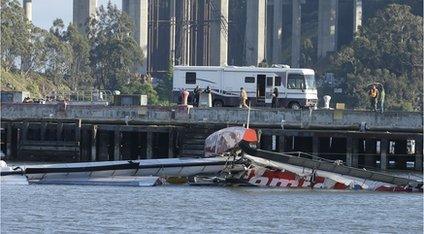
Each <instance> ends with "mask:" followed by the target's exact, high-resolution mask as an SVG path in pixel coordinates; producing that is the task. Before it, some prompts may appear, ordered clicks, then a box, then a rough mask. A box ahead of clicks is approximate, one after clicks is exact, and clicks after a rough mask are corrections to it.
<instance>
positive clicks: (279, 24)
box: [272, 1, 283, 64]
mask: <svg viewBox="0 0 424 234" xmlns="http://www.w3.org/2000/svg"><path fill="white" fill-rule="evenodd" d="M273 9H274V15H273V19H272V21H273V28H272V32H273V33H272V63H275V64H277V63H282V62H283V61H282V58H281V57H282V54H283V49H282V43H283V1H274V6H273Z"/></svg>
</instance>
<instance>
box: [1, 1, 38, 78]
mask: <svg viewBox="0 0 424 234" xmlns="http://www.w3.org/2000/svg"><path fill="white" fill-rule="evenodd" d="M0 14H1V47H2V48H1V60H2V61H1V63H2V67H3V68H4V69H5V70H6V71H7V70H10V69H13V68H17V67H18V66H17V64H16V62H17V61H22V60H23V59H22V58H23V55H25V54H27V52H28V50H29V47H30V41H31V40H30V39H31V30H32V25H31V23H30V22H29V21H28V20H27V19H26V18H25V15H24V14H23V11H22V7H21V5H20V3H19V2H18V1H17V0H3V1H1V8H0ZM21 64H22V62H21Z"/></svg>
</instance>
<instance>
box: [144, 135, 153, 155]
mask: <svg viewBox="0 0 424 234" xmlns="http://www.w3.org/2000/svg"><path fill="white" fill-rule="evenodd" d="M152 144H153V133H152V132H150V131H149V132H147V137H146V158H147V159H151V158H152V156H153V146H152Z"/></svg>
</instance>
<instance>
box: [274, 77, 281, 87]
mask: <svg viewBox="0 0 424 234" xmlns="http://www.w3.org/2000/svg"><path fill="white" fill-rule="evenodd" d="M275 86H281V77H280V76H276V77H275Z"/></svg>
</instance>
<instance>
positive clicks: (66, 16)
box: [21, 0, 122, 29]
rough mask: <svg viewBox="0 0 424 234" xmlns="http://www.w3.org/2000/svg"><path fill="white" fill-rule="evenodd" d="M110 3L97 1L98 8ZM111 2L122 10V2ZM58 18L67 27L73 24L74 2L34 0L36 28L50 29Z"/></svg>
mask: <svg viewBox="0 0 424 234" xmlns="http://www.w3.org/2000/svg"><path fill="white" fill-rule="evenodd" d="M108 2H109V0H97V6H100V5H105V4H107V3H108ZM111 2H112V3H113V4H116V5H117V6H118V8H119V9H121V5H122V0H111ZM21 4H22V2H21ZM57 18H61V19H62V20H63V22H64V23H65V25H67V24H69V23H70V22H72V0H32V23H33V24H34V25H35V26H37V27H40V28H44V29H49V28H50V27H51V25H52V24H53V20H55V19H57Z"/></svg>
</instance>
